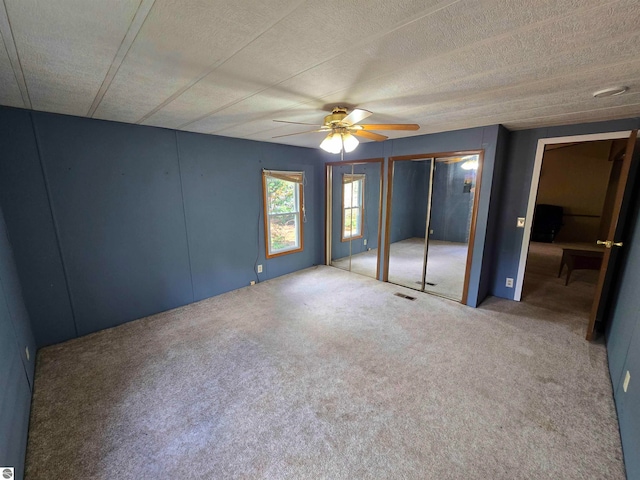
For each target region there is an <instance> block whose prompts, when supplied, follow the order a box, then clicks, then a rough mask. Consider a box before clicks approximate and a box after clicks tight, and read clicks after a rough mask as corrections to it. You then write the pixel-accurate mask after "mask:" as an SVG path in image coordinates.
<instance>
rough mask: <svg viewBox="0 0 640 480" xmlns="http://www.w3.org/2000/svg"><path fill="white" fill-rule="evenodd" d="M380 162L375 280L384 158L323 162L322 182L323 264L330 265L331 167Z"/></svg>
mask: <svg viewBox="0 0 640 480" xmlns="http://www.w3.org/2000/svg"><path fill="white" fill-rule="evenodd" d="M367 163H379V164H380V198H379V200H378V252H377V255H376V280H380V250H381V245H380V242H381V241H382V187H383V182H382V178H383V177H384V158H383V157H379V158H365V159H363V160H346V161H341V162H327V163H325V167H324V168H325V184H324V195H325V197H324V202H325V207H324V264H325V265H329V266H331V241H332V237H333V209H332V207H333V203H332V202H333V167H334V166H341V165H362V164H367Z"/></svg>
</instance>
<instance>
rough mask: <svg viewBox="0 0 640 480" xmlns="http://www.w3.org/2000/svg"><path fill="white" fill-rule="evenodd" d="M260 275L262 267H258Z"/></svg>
mask: <svg viewBox="0 0 640 480" xmlns="http://www.w3.org/2000/svg"><path fill="white" fill-rule="evenodd" d="M258 273H262V265H258Z"/></svg>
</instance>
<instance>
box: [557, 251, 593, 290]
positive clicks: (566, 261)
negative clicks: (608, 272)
mask: <svg viewBox="0 0 640 480" xmlns="http://www.w3.org/2000/svg"><path fill="white" fill-rule="evenodd" d="M603 255H604V252H602V251H594V250H581V249H578V248H563V249H562V260H560V270H559V271H558V278H560V275H562V267H564V266H565V265H566V266H567V280H566V281H565V282H564V284H565V286H567V285H569V277H571V272H572V271H573V270H600V267H601V266H602V257H603Z"/></svg>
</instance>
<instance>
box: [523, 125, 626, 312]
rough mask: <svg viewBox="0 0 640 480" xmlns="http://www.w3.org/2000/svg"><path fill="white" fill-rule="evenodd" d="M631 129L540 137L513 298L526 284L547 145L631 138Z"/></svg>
mask: <svg viewBox="0 0 640 480" xmlns="http://www.w3.org/2000/svg"><path fill="white" fill-rule="evenodd" d="M631 132H632V131H631V130H625V131H619V132H606V133H592V134H587V135H571V136H567V137H546V138H540V139H538V146H537V149H536V157H535V162H534V164H533V176H532V178H531V187H530V189H529V200H528V202H527V213H526V215H525V221H524V232H523V235H522V245H521V247H520V262H519V263H518V275H517V277H516V284H515V289H514V294H513V299H514V300H515V301H517V302H519V301H520V300H521V299H522V287H523V285H524V271H525V267H526V265H527V255H528V254H529V243H531V228H532V227H533V213H534V210H535V206H536V199H537V198H538V186H539V184H540V174H541V173H542V160H543V157H544V152H545V147H546V146H547V145H554V144H558V143H570V142H575V143H584V142H597V141H599V140H619V139H624V138H629V137H630V136H631Z"/></svg>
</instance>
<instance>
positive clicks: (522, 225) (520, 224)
mask: <svg viewBox="0 0 640 480" xmlns="http://www.w3.org/2000/svg"><path fill="white" fill-rule="evenodd" d="M524 221H525V218H524V217H518V222H517V223H516V226H517V227H518V228H524Z"/></svg>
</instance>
